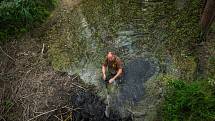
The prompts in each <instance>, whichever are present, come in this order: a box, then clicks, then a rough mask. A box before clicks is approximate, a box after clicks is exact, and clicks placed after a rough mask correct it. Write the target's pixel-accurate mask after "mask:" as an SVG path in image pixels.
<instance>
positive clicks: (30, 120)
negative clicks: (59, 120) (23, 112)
mask: <svg viewBox="0 0 215 121" xmlns="http://www.w3.org/2000/svg"><path fill="white" fill-rule="evenodd" d="M65 107H66V106H64V107H61V108H60V109H62V108H65ZM56 110H59V108H56V109H53V110H50V111H47V112H44V113H41V114H39V115H37V116H35V117H33V118H31V119H29V120H27V121H32V120H34V119H36V118H38V117H40V116H43V115H45V114H48V113H51V112H54V111H56Z"/></svg>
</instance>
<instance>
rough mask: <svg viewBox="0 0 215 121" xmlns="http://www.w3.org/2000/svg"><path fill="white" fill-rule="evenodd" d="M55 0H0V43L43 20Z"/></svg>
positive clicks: (52, 7)
mask: <svg viewBox="0 0 215 121" xmlns="http://www.w3.org/2000/svg"><path fill="white" fill-rule="evenodd" d="M56 4H57V0H1V1H0V26H1V28H0V44H2V43H4V42H6V41H7V39H9V38H11V37H19V36H20V35H21V34H22V33H24V32H27V31H29V30H30V29H31V28H32V27H34V26H37V25H39V24H40V23H42V22H44V20H46V18H47V17H48V16H49V14H50V11H51V10H53V9H54V7H55V6H56Z"/></svg>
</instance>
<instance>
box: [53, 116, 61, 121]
mask: <svg viewBox="0 0 215 121" xmlns="http://www.w3.org/2000/svg"><path fill="white" fill-rule="evenodd" d="M54 117H55V118H57V119H58V120H59V121H62V120H61V119H60V118H58V117H57V116H56V115H54Z"/></svg>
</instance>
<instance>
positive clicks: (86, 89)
mask: <svg viewBox="0 0 215 121" xmlns="http://www.w3.org/2000/svg"><path fill="white" fill-rule="evenodd" d="M72 85H74V86H77V87H79V88H81V89H83V90H84V91H86V90H87V89H86V88H84V87H82V86H80V85H77V84H75V83H72Z"/></svg>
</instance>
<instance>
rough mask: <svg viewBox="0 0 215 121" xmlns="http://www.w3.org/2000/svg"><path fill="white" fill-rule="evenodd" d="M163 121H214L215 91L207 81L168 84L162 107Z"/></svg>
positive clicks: (175, 81)
mask: <svg viewBox="0 0 215 121" xmlns="http://www.w3.org/2000/svg"><path fill="white" fill-rule="evenodd" d="M163 119H164V121H214V120H215V90H214V87H212V86H211V85H210V84H209V83H208V82H207V81H196V82H192V83H190V84H188V83H185V82H184V81H181V80H172V81H170V82H169V85H168V90H167V94H166V96H165V101H164V105H163Z"/></svg>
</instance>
